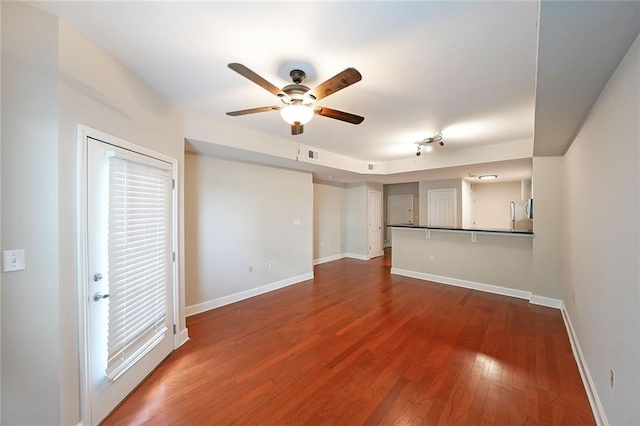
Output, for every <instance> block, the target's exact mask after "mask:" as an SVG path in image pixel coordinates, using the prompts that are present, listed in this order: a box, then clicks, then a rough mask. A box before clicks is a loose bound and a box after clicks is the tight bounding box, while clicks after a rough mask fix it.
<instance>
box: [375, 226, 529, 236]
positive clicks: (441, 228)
mask: <svg viewBox="0 0 640 426" xmlns="http://www.w3.org/2000/svg"><path fill="white" fill-rule="evenodd" d="M387 226H388V227H389V228H407V229H425V230H430V231H451V232H478V233H489V234H516V235H533V231H523V230H513V231H512V230H510V229H491V228H489V229H487V228H462V227H444V226H425V225H414V224H410V223H400V224H396V225H387Z"/></svg>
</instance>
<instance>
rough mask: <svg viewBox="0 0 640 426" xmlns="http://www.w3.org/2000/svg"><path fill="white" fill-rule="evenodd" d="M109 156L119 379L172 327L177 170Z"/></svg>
mask: <svg viewBox="0 0 640 426" xmlns="http://www.w3.org/2000/svg"><path fill="white" fill-rule="evenodd" d="M117 155H118V154H115V156H114V153H108V156H109V189H108V203H109V214H108V238H107V241H108V243H107V244H108V248H107V253H108V274H109V275H108V280H109V281H108V282H109V294H110V298H109V309H108V311H109V319H108V345H107V347H108V359H107V366H106V375H107V378H109V379H110V380H115V379H117V378H118V377H119V376H120V375H121V374H122V373H123V372H125V371H126V370H127V369H128V368H129V367H130V366H131V365H133V364H134V363H135V362H136V361H137V360H138V359H140V358H141V357H142V356H144V355H145V354H146V353H147V352H148V351H150V350H151V349H152V348H153V347H154V346H155V345H157V344H158V343H159V342H160V341H161V340H162V339H164V338H165V335H166V332H167V326H166V324H167V291H168V289H169V288H170V281H171V279H172V277H171V262H172V261H171V252H172V247H171V212H172V203H171V200H172V194H171V191H172V170H171V165H167V166H166V167H165V166H163V165H162V163H160V162H158V164H155V163H151V164H143V163H142V162H136V161H132V160H130V159H128V158H119V156H117Z"/></svg>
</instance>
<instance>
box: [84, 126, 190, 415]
mask: <svg viewBox="0 0 640 426" xmlns="http://www.w3.org/2000/svg"><path fill="white" fill-rule="evenodd" d="M77 137H78V139H77V153H78V156H77V160H76V161H77V170H76V172H77V174H76V214H77V228H76V230H77V233H76V237H77V242H76V243H77V271H78V275H77V288H78V300H77V303H78V364H79V366H80V421H81V424H83V425H87V424H91V387H90V385H89V327H88V312H87V301H88V300H89V291H88V279H89V264H88V230H89V226H88V217H87V214H88V209H87V179H88V173H89V170H88V169H87V155H88V146H87V138H92V139H96V140H98V141H100V142H104V143H106V144H110V145H114V146H116V147H119V148H122V149H125V150H128V151H132V152H135V153H138V154H142V155H146V156H149V157H154V158H158V159H160V160H163V161H166V162H168V163H171V165H172V169H173V182H174V190H173V191H172V200H171V202H172V209H173V218H172V223H171V227H172V251H173V253H174V256H173V257H174V260H173V291H172V293H173V324H174V329H173V349H174V350H175V349H177V348H178V347H179V346H180V342H179V334H178V332H177V324H179V322H178V321H179V312H180V311H179V298H178V296H179V285H178V278H179V274H178V271H179V270H180V265H179V258H180V256H178V255H177V253H178V229H179V225H178V224H179V221H178V205H179V204H178V200H179V199H178V190H177V189H178V188H179V187H180V186H179V185H178V175H179V174H178V160H176V159H175V158H172V157H169V156H167V155H164V154H161V153H159V152H156V151H153V150H151V149H148V148H144V147H142V146H139V145H136V144H134V143H132V142H128V141H125V140H123V139H120V138H117V137H115V136H111V135H109V134H107V133H104V132H101V131H100V130H96V129H93V128H91V127H88V126H85V125H82V124H78V126H77Z"/></svg>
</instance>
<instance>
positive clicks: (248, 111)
mask: <svg viewBox="0 0 640 426" xmlns="http://www.w3.org/2000/svg"><path fill="white" fill-rule="evenodd" d="M281 108H282V107H281V106H278V105H274V106H266V107H258V108H250V109H241V110H240V111H231V112H228V113H227V115H230V116H232V117H237V116H238V115H247V114H255V113H257V112H269V111H278V110H280V109H281Z"/></svg>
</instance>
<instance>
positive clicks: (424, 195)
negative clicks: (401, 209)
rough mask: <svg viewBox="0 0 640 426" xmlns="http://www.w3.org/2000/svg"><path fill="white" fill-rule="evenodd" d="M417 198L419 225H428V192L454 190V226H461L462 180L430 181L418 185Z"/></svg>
mask: <svg viewBox="0 0 640 426" xmlns="http://www.w3.org/2000/svg"><path fill="white" fill-rule="evenodd" d="M418 187H419V191H420V197H419V203H418V205H419V210H420V211H419V218H420V221H419V224H420V225H424V226H426V225H428V224H429V191H430V190H432V189H453V188H455V189H456V203H457V207H456V208H457V211H456V226H462V179H446V180H432V181H423V182H419V183H418Z"/></svg>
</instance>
